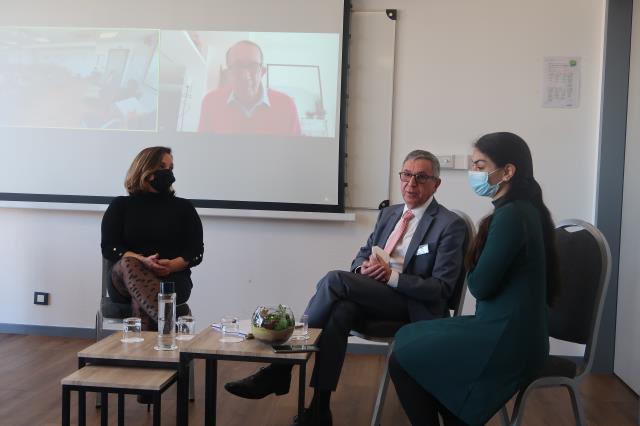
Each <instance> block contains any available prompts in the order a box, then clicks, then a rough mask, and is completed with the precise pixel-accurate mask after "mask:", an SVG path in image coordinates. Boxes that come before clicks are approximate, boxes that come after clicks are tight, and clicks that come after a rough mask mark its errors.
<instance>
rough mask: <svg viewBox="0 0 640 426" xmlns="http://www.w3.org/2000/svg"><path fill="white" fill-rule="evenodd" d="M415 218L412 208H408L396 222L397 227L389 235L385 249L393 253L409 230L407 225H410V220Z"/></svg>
mask: <svg viewBox="0 0 640 426" xmlns="http://www.w3.org/2000/svg"><path fill="white" fill-rule="evenodd" d="M411 219H413V212H412V211H411V210H407V211H406V212H404V214H403V215H402V218H400V220H399V221H398V223H397V224H396V227H395V228H394V229H393V232H392V233H391V235H389V239H388V240H387V244H385V245H384V251H386V252H387V253H389V254H391V252H392V251H393V249H394V248H396V246H397V245H398V243H399V242H400V240H402V237H403V236H404V233H405V232H407V227H408V226H409V221H410V220H411Z"/></svg>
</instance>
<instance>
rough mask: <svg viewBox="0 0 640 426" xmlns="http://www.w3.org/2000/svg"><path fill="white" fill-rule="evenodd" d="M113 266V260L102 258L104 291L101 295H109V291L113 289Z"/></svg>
mask: <svg viewBox="0 0 640 426" xmlns="http://www.w3.org/2000/svg"><path fill="white" fill-rule="evenodd" d="M112 266H113V262H112V261H110V260H108V259H105V258H104V257H103V258H102V293H101V294H100V297H108V296H109V291H110V290H111V286H112V284H111V267H112Z"/></svg>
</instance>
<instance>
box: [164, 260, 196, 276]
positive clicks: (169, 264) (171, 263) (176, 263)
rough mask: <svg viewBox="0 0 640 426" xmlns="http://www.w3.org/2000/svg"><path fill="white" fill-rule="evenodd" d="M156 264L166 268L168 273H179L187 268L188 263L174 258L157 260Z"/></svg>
mask: <svg viewBox="0 0 640 426" xmlns="http://www.w3.org/2000/svg"><path fill="white" fill-rule="evenodd" d="M156 262H157V263H158V264H159V265H161V266H162V267H164V268H166V269H167V270H168V271H169V272H168V273H171V272H179V271H182V270H184V269H186V267H187V266H189V263H188V262H187V261H186V260H184V259H183V258H182V257H176V258H173V259H157V260H156ZM165 275H166V274H165Z"/></svg>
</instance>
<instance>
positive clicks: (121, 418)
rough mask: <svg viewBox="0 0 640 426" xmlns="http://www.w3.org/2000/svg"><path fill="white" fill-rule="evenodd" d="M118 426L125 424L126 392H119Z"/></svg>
mask: <svg viewBox="0 0 640 426" xmlns="http://www.w3.org/2000/svg"><path fill="white" fill-rule="evenodd" d="M118 426H124V393H122V392H118Z"/></svg>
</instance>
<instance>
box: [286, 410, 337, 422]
mask: <svg viewBox="0 0 640 426" xmlns="http://www.w3.org/2000/svg"><path fill="white" fill-rule="evenodd" d="M302 418H303V420H304V421H303V422H302V423H300V419H299V418H298V416H295V417H294V418H293V423H291V426H300V425H301V424H302V425H304V426H332V425H333V419H332V418H331V411H320V412H319V411H318V410H314V409H313V408H305V409H304V412H303V414H302Z"/></svg>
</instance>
